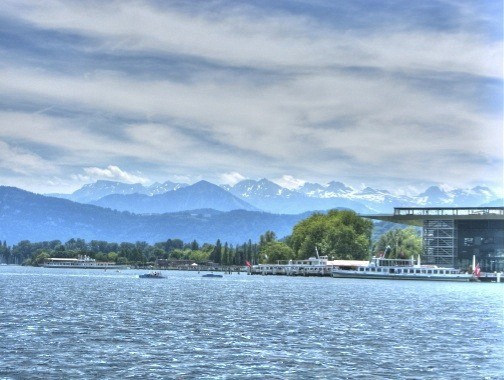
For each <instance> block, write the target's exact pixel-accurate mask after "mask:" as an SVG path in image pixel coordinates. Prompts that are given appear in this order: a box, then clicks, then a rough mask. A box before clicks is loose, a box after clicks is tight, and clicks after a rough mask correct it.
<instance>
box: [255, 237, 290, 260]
mask: <svg viewBox="0 0 504 380" xmlns="http://www.w3.org/2000/svg"><path fill="white" fill-rule="evenodd" d="M293 258H294V251H293V250H292V248H291V247H289V246H288V245H287V244H285V243H282V242H279V241H271V242H268V243H265V244H263V245H262V246H261V249H260V250H259V260H260V262H261V263H276V262H278V261H281V260H291V259H293Z"/></svg>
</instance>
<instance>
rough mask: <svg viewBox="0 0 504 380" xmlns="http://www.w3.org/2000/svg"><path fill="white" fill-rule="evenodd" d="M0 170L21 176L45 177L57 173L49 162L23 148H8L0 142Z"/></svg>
mask: <svg viewBox="0 0 504 380" xmlns="http://www.w3.org/2000/svg"><path fill="white" fill-rule="evenodd" d="M0 169H4V170H6V171H11V172H14V173H17V174H23V175H27V176H28V175H30V176H34V175H37V176H39V175H42V176H43V175H47V174H53V173H57V172H58V168H57V167H56V166H55V165H54V164H53V163H52V162H50V161H47V160H44V159H43V158H42V157H40V156H39V155H37V154H34V153H32V152H29V151H27V150H26V149H23V148H18V147H15V146H10V145H9V144H7V143H6V142H4V141H1V140H0Z"/></svg>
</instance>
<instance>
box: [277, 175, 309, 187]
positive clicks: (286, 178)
mask: <svg viewBox="0 0 504 380" xmlns="http://www.w3.org/2000/svg"><path fill="white" fill-rule="evenodd" d="M273 182H275V183H276V184H277V185H280V186H282V187H285V188H286V189H297V188H299V187H301V186H303V185H304V184H305V183H306V181H304V180H302V179H299V178H294V177H293V176H291V175H283V176H282V177H281V178H279V179H275V180H273Z"/></svg>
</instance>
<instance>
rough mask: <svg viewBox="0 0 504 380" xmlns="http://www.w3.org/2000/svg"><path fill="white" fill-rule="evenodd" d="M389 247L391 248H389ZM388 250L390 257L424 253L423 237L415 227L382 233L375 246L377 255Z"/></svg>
mask: <svg viewBox="0 0 504 380" xmlns="http://www.w3.org/2000/svg"><path fill="white" fill-rule="evenodd" d="M387 247H390V249H389V250H387ZM386 250H387V257H388V258H409V257H416V256H417V255H420V254H421V253H422V238H421V237H420V234H419V232H418V231H417V230H415V229H414V228H411V227H410V228H405V229H399V228H396V229H394V230H390V231H388V232H387V233H385V234H384V235H382V236H381V237H380V239H379V240H378V241H377V242H376V243H375V245H374V247H373V253H374V255H375V256H378V255H381V254H383V253H385V251H386Z"/></svg>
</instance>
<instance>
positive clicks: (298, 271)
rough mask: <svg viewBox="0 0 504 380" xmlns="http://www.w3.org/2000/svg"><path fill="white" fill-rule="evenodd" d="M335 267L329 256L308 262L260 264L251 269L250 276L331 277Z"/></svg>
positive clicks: (292, 261) (290, 261)
mask: <svg viewBox="0 0 504 380" xmlns="http://www.w3.org/2000/svg"><path fill="white" fill-rule="evenodd" d="M332 268H333V266H332V265H331V264H330V263H329V260H328V257H327V256H319V257H310V258H309V259H307V260H289V261H288V262H286V264H281V263H280V262H279V263H278V264H258V265H253V266H252V267H250V274H261V275H286V276H330V275H331V269H332Z"/></svg>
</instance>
